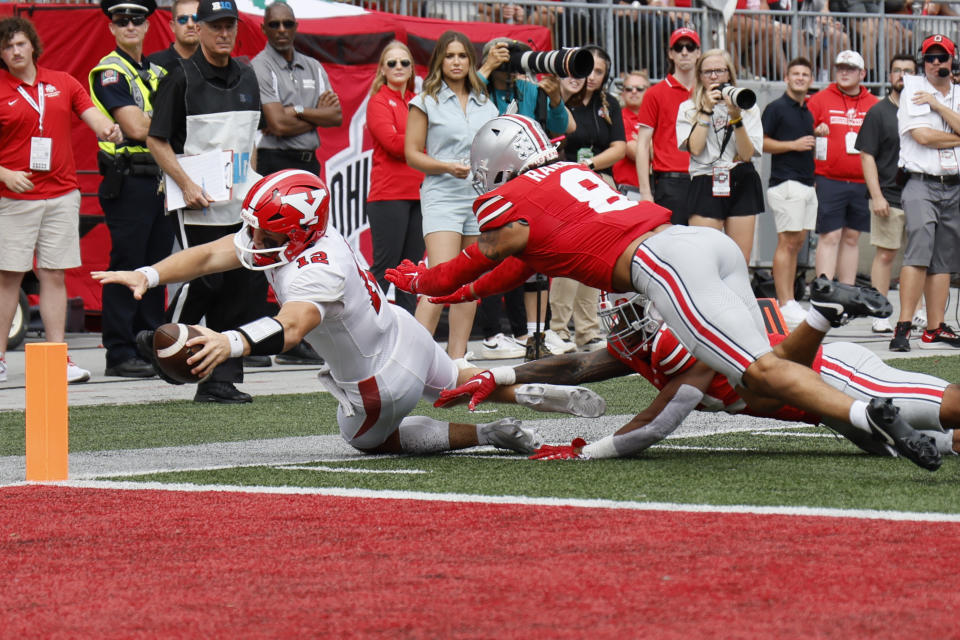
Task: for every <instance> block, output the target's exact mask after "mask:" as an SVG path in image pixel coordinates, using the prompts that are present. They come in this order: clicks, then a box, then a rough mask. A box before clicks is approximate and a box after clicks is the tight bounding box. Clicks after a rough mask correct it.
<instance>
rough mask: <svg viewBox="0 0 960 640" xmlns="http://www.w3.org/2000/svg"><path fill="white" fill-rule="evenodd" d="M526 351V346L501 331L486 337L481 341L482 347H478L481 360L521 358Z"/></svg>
mask: <svg viewBox="0 0 960 640" xmlns="http://www.w3.org/2000/svg"><path fill="white" fill-rule="evenodd" d="M526 352H527V350H526V348H525V347H524V346H523V345H521V344H520V343H519V342H517V341H516V340H514V339H513V337H512V336H505V335H503V334H502V333H498V334H497V335H495V336H493V337H492V338H487V339H485V340H484V341H483V347H481V349H480V358H481V359H483V360H504V359H507V358H522V357H523V356H524V355H525V354H526Z"/></svg>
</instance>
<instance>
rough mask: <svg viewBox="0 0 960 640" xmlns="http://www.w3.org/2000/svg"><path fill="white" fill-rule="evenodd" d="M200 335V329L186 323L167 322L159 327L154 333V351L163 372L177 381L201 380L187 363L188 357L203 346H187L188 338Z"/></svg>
mask: <svg viewBox="0 0 960 640" xmlns="http://www.w3.org/2000/svg"><path fill="white" fill-rule="evenodd" d="M199 335H200V332H199V331H197V330H196V329H195V328H194V327H192V326H190V325H186V324H173V323H167V324H162V325H160V326H159V327H157V330H156V331H155V332H154V334H153V351H154V353H155V354H156V356H157V366H158V367H160V369H161V370H162V371H163V373H165V374H166V375H168V376H170V377H171V378H173V379H174V380H176V381H177V382H186V383H191V382H200V378H199V377H197V376H195V375H194V374H193V373H191V372H190V369H192V368H193V367H192V366H191V365H189V364H187V358H190V357H191V356H193V355H194V354H195V353H197V352H198V351H200V349H201V346H200V345H197V346H194V347H187V346H186V342H187V340H189V339H190V338H195V337H196V336H199Z"/></svg>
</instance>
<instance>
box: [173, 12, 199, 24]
mask: <svg viewBox="0 0 960 640" xmlns="http://www.w3.org/2000/svg"><path fill="white" fill-rule="evenodd" d="M191 20H193V24H197V14H195V13H187V14H184V15H182V16H177V24H187V23H188V22H190V21H191Z"/></svg>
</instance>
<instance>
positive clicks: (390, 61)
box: [387, 60, 410, 69]
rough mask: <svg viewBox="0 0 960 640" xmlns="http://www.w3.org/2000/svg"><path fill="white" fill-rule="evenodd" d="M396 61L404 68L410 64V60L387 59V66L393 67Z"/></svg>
mask: <svg viewBox="0 0 960 640" xmlns="http://www.w3.org/2000/svg"><path fill="white" fill-rule="evenodd" d="M398 63H399V64H400V66H401V67H403V68H404V69H406V68H407V67H409V66H410V61H409V60H387V66H388V67H390V68H391V69H393V68H394V67H396V66H397V64H398Z"/></svg>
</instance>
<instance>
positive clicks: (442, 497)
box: [6, 480, 960, 522]
mask: <svg viewBox="0 0 960 640" xmlns="http://www.w3.org/2000/svg"><path fill="white" fill-rule="evenodd" d="M20 484H21V485H26V484H31V483H20ZM6 486H16V485H6ZM44 486H60V487H70V488H78V489H119V490H141V491H188V492H206V491H209V492H213V491H222V492H228V493H258V494H278V495H318V496H333V497H342V498H366V499H384V500H422V501H426V502H463V503H476V504H514V505H529V506H541V507H576V508H581V509H622V510H630V511H671V512H691V513H724V514H727V513H730V514H754V515H784V516H803V517H823V518H851V519H863V520H890V521H906V522H960V514H956V513H922V512H911V511H879V510H873V509H831V508H822V507H785V506H776V507H773V506H753V505H712V504H678V503H670V502H627V501H623V502H621V501H617V500H587V499H577V498H531V497H527V496H484V495H475V494H463V493H428V492H420V491H374V490H371V489H347V488H335V487H256V486H254V487H249V486H235V485H199V484H189V483H183V484H167V483H162V482H116V481H104V480H76V481H70V482H58V483H44Z"/></svg>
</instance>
